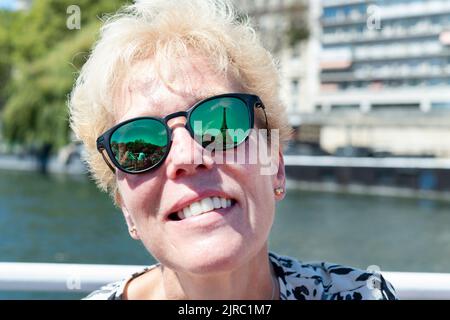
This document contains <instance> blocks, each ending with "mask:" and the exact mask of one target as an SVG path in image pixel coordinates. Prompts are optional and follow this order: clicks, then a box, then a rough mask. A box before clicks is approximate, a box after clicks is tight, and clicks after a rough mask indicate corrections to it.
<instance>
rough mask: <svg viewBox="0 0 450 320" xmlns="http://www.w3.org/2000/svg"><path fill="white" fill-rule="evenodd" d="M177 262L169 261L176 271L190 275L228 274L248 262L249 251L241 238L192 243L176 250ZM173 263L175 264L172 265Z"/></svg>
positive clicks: (171, 258) (172, 259) (172, 258)
mask: <svg viewBox="0 0 450 320" xmlns="http://www.w3.org/2000/svg"><path fill="white" fill-rule="evenodd" d="M177 249H178V250H177V258H176V260H177V262H178V263H177V262H175V259H174V257H168V259H170V260H171V264H172V268H173V269H176V271H180V272H186V273H192V274H214V273H222V272H229V271H232V270H234V269H236V268H238V267H239V266H240V265H241V264H242V263H243V262H244V261H246V260H248V257H246V255H248V253H249V251H250V250H249V249H250V248H248V247H247V246H246V245H245V241H243V239H242V238H240V239H239V238H238V239H236V238H235V239H233V238H232V237H231V238H230V237H228V238H223V239H209V241H194V242H193V243H190V244H187V245H182V246H180V247H178V248H177ZM174 262H175V263H174Z"/></svg>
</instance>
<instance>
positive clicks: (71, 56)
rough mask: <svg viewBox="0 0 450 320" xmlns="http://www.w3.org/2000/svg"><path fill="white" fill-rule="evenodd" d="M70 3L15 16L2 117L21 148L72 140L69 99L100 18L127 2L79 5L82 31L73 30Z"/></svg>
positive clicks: (47, 0)
mask: <svg viewBox="0 0 450 320" xmlns="http://www.w3.org/2000/svg"><path fill="white" fill-rule="evenodd" d="M72 4H73V1H72V0H40V1H34V2H33V6H32V7H31V9H30V10H29V11H23V12H19V13H16V15H17V16H16V19H14V21H13V23H12V24H11V27H10V28H11V32H10V34H13V35H14V36H13V37H12V39H11V41H10V44H11V49H12V51H11V54H10V60H9V65H8V67H9V69H10V70H12V75H13V76H12V77H11V79H10V83H9V84H8V86H7V87H8V90H7V94H6V96H7V100H6V103H5V106H4V109H3V112H2V114H1V121H2V131H3V136H4V138H5V139H6V140H7V141H8V142H10V143H20V144H23V145H31V144H35V145H36V144H38V145H39V144H45V143H49V144H51V145H53V146H55V147H61V146H63V145H65V144H67V142H68V141H69V125H68V114H67V107H66V101H67V95H68V94H69V93H70V90H71V88H72V85H73V82H74V80H75V76H76V73H77V72H78V70H79V69H80V68H81V67H82V65H83V63H84V62H85V61H86V57H87V54H88V52H89V49H90V47H91V46H92V44H93V42H94V41H95V38H96V36H97V32H98V29H99V27H100V17H101V16H102V15H103V14H105V13H111V12H114V11H115V10H117V9H118V8H119V7H120V6H121V5H123V4H124V1H111V0H101V1H90V0H77V5H78V6H79V8H80V10H81V29H80V30H77V29H75V30H69V29H68V28H67V26H66V21H67V18H68V17H69V15H68V14H67V8H68V7H69V6H70V5H72Z"/></svg>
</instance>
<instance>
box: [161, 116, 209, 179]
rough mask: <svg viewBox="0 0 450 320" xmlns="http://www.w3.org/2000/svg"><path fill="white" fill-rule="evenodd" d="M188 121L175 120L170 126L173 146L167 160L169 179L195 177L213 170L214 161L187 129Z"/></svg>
mask: <svg viewBox="0 0 450 320" xmlns="http://www.w3.org/2000/svg"><path fill="white" fill-rule="evenodd" d="M185 123H186V119H185V118H183V119H181V118H179V119H176V120H175V119H173V120H172V121H171V123H170V124H169V126H170V127H171V129H172V146H171V149H170V151H169V155H168V157H167V159H166V161H167V166H166V174H167V177H168V178H169V179H177V178H179V177H181V176H189V175H194V174H196V173H197V172H198V171H200V170H207V169H211V168H212V167H213V166H214V163H215V162H214V159H213V158H212V157H211V155H210V154H208V153H207V152H204V151H205V150H204V149H203V148H202V146H201V145H200V144H199V143H198V142H196V141H195V140H194V139H193V138H192V137H191V135H190V134H189V131H188V130H187V129H186V128H185Z"/></svg>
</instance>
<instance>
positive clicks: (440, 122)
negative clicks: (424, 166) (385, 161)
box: [306, 0, 450, 157]
mask: <svg viewBox="0 0 450 320" xmlns="http://www.w3.org/2000/svg"><path fill="white" fill-rule="evenodd" d="M321 4H322V9H321V18H320V20H319V23H320V28H321V35H320V42H321V55H320V68H319V70H320V89H319V93H318V95H317V97H316V100H315V102H314V103H315V106H314V110H315V116H310V117H309V118H310V121H311V122H319V123H321V134H320V145H321V146H322V147H323V148H324V149H326V150H327V151H329V152H334V151H335V150H336V149H337V148H339V147H342V146H349V145H351V146H359V147H369V148H372V149H373V150H375V151H380V152H384V151H387V152H390V153H394V154H402V155H432V156H439V157H450V1H444V0H322V1H321ZM306 118H308V116H307V117H306ZM318 119H319V120H318Z"/></svg>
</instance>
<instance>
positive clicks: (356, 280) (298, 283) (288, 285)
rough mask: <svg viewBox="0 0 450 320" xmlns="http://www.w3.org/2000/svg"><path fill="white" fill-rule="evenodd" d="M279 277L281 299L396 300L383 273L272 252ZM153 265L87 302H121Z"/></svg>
mask: <svg viewBox="0 0 450 320" xmlns="http://www.w3.org/2000/svg"><path fill="white" fill-rule="evenodd" d="M269 259H270V261H271V262H272V265H273V267H274V270H275V273H276V275H277V277H278V283H279V288H280V300H310V299H311V300H395V299H397V297H396V294H395V290H394V288H393V287H392V285H391V284H390V283H389V282H388V281H386V280H385V279H384V278H383V276H382V275H381V274H379V273H372V272H369V271H365V270H359V269H355V268H351V267H347V266H342V265H337V264H332V263H328V262H312V263H302V262H300V261H297V260H296V259H294V258H291V257H287V256H280V255H277V254H275V253H273V252H270V253H269ZM158 265H159V264H155V265H152V266H150V267H148V268H145V269H144V270H142V271H140V272H137V273H135V274H133V275H131V276H130V277H128V278H127V279H124V280H121V281H118V282H114V283H110V284H107V285H105V286H103V287H102V288H100V289H99V290H96V291H94V292H92V293H91V294H90V295H88V296H87V297H86V298H84V299H87V300H121V299H122V296H123V291H124V289H125V286H126V284H127V283H128V282H129V281H130V280H132V279H134V278H136V277H138V276H140V275H142V274H143V273H145V272H147V271H149V270H151V269H153V268H156V267H157V266H158Z"/></svg>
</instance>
